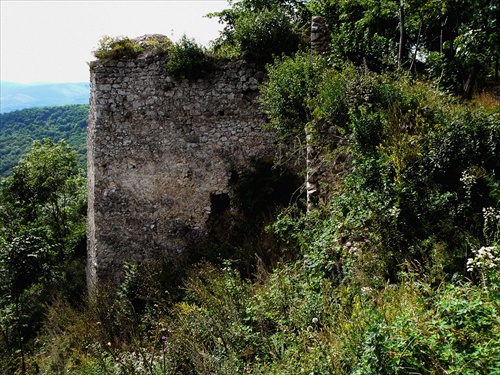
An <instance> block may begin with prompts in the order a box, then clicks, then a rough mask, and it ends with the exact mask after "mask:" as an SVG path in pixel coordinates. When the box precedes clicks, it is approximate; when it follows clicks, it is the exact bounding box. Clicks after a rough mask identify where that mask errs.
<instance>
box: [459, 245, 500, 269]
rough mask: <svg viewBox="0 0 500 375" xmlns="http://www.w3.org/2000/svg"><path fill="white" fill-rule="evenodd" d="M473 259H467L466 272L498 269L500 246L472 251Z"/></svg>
mask: <svg viewBox="0 0 500 375" xmlns="http://www.w3.org/2000/svg"><path fill="white" fill-rule="evenodd" d="M472 252H473V253H474V258H469V259H467V271H469V272H472V271H473V270H478V271H486V270H493V269H495V268H497V269H498V268H500V246H483V247H481V248H480V249H479V250H472Z"/></svg>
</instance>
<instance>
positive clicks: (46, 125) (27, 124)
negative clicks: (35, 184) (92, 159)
mask: <svg viewBox="0 0 500 375" xmlns="http://www.w3.org/2000/svg"><path fill="white" fill-rule="evenodd" d="M88 111H89V107H88V105H84V104H76V105H66V106H59V107H42V108H29V109H23V110H20V111H14V112H9V113H3V114H0V177H5V176H7V175H9V174H10V170H11V168H12V167H14V166H15V165H16V164H17V163H18V161H19V159H20V158H21V157H22V156H23V155H24V154H25V153H26V152H27V151H29V148H30V146H31V143H32V142H33V141H35V140H43V139H44V138H50V139H52V140H54V141H58V140H60V139H63V138H64V139H66V140H67V141H68V143H69V144H70V145H71V146H73V147H74V148H75V149H76V150H77V151H78V154H79V164H80V166H81V167H85V153H86V139H85V131H86V128H87V117H88Z"/></svg>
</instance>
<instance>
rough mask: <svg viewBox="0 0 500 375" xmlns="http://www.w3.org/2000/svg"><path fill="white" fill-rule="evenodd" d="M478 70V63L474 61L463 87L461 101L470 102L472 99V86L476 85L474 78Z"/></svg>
mask: <svg viewBox="0 0 500 375" xmlns="http://www.w3.org/2000/svg"><path fill="white" fill-rule="evenodd" d="M478 70H479V62H478V61H477V60H476V61H474V65H472V69H471V71H470V73H469V76H468V77H467V81H466V82H465V85H464V91H463V93H462V100H470V99H472V92H473V91H474V84H475V83H476V76H477V72H478Z"/></svg>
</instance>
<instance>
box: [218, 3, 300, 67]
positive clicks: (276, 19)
mask: <svg viewBox="0 0 500 375" xmlns="http://www.w3.org/2000/svg"><path fill="white" fill-rule="evenodd" d="M230 5H231V8H230V9H226V10H224V11H222V12H219V13H213V14H210V15H209V16H210V17H219V20H220V22H221V23H222V22H224V23H225V24H226V26H225V27H224V30H223V31H222V36H221V37H220V38H219V39H218V40H217V41H216V42H215V45H214V49H215V51H218V50H221V49H227V48H231V49H234V50H235V51H236V54H238V55H240V56H242V57H244V58H245V59H246V60H247V61H251V62H255V63H257V64H262V65H263V64H266V63H270V62H272V61H273V58H274V57H273V56H281V55H282V54H285V55H291V54H292V53H294V52H296V51H297V50H298V49H299V44H300V41H301V36H300V34H301V31H300V28H301V27H303V26H304V25H305V24H306V23H308V22H309V20H307V21H306V19H307V18H309V15H308V13H307V10H306V8H305V6H304V4H303V2H302V1H295V0H292V1H289V0H284V1H283V0H278V1H274V0H271V1H253V0H244V1H239V2H234V3H233V2H230Z"/></svg>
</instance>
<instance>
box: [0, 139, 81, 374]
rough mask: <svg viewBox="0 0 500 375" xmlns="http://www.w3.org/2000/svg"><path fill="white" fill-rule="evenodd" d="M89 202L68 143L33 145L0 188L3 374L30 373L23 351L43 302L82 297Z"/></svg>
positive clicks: (75, 155)
mask: <svg viewBox="0 0 500 375" xmlns="http://www.w3.org/2000/svg"><path fill="white" fill-rule="evenodd" d="M86 198H87V197H86V182H85V179H84V178H83V177H82V173H81V171H80V170H78V168H77V154H76V152H74V151H72V150H71V148H70V146H69V145H67V144H66V143H65V142H64V141H60V142H59V143H54V142H52V141H51V140H50V139H46V140H45V141H44V143H43V144H42V143H40V142H34V143H33V145H32V150H31V152H30V153H28V154H27V155H26V156H25V157H24V158H23V159H22V160H21V161H20V162H19V165H18V166H17V167H15V168H14V169H13V174H12V176H10V177H8V178H7V179H5V180H4V181H3V182H2V185H1V191H0V207H1V208H2V210H1V212H0V275H1V278H0V315H1V316H2V317H3V318H2V320H1V326H0V329H1V332H2V339H1V340H0V354H1V355H2V358H3V360H5V363H6V364H5V367H0V370H2V372H5V373H12V371H14V370H15V369H16V368H19V369H22V370H23V371H25V368H26V366H27V364H26V361H25V350H26V347H27V344H28V343H29V342H30V340H32V339H33V338H34V337H35V335H36V333H37V331H38V329H39V326H40V322H41V319H42V317H41V316H42V315H43V313H44V305H45V304H46V303H48V302H49V301H50V300H51V299H52V298H54V297H55V296H60V297H63V298H68V297H70V298H73V299H75V298H79V297H80V294H81V292H82V289H81V288H82V287H83V283H84V282H83V280H84V272H83V262H84V259H82V257H81V253H79V250H81V247H82V245H83V243H84V239H85V232H86V218H85V213H86V212H85V211H86ZM75 264H76V267H78V271H76V272H75ZM79 288H80V289H79ZM3 360H2V362H3Z"/></svg>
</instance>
